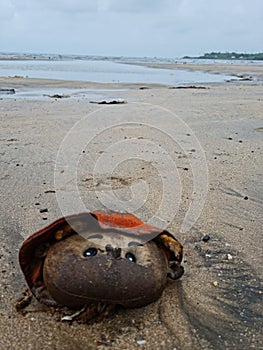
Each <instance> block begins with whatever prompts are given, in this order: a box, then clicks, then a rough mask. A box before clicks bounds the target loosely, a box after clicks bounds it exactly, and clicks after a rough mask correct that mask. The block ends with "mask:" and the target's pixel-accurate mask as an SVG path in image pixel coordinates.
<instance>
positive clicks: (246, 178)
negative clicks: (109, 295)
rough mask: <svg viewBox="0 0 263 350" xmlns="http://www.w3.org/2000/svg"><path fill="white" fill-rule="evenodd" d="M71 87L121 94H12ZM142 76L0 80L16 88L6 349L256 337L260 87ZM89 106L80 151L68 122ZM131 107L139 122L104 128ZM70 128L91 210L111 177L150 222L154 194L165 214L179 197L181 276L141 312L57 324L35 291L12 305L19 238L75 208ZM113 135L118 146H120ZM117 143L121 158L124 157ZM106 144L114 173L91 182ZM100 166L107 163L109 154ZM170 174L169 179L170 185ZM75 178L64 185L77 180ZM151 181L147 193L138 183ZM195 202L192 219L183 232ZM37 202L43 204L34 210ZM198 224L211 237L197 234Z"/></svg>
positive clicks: (7, 193) (7, 122)
mask: <svg viewBox="0 0 263 350" xmlns="http://www.w3.org/2000/svg"><path fill="white" fill-rule="evenodd" d="M188 68H190V67H189V66H188ZM218 70H220V68H218ZM238 71H239V68H238V67H235V66H229V67H228V71H227V73H231V72H232V73H233V74H236V72H238ZM247 72H248V73H249V74H250V73H252V70H247ZM258 74H259V73H258ZM69 87H70V88H71V89H83V91H84V90H85V89H95V90H96V91H97V89H101V92H100V93H99V94H98V98H99V99H101V98H108V97H109V96H110V97H114V98H122V99H124V100H125V101H126V102H127V103H126V104H123V105H114V106H112V105H106V106H100V105H97V104H91V103H90V98H89V94H86V95H85V97H84V98H83V97H74V98H73V97H72V96H69V97H67V98H50V97H47V96H37V97H32V96H31V97H30V96H29V97H20V98H19V97H18V92H19V91H20V92H21V91H26V92H28V93H29V95H30V94H31V93H32V92H35V91H37V90H43V89H46V91H48V89H51V88H52V89H53V88H59V91H60V93H61V92H64V93H65V94H67V89H68V88H69ZM140 87H142V86H140V85H136V84H133V85H132V84H114V85H110V84H109V85H107V84H103V85H100V84H91V83H84V82H65V81H45V80H37V79H35V80H31V79H23V78H1V79H0V88H14V89H16V92H17V97H16V95H14V96H12V97H10V96H8V95H6V96H4V95H2V98H1V99H0V111H1V114H0V118H1V124H0V125H1V131H0V132H1V135H0V145H1V150H0V154H1V158H0V159H1V172H0V181H1V187H0V188H1V211H0V220H1V245H0V262H1V271H0V273H1V285H0V292H1V293H0V296H1V304H0V313H1V317H0V331H1V337H0V349H6V350H8V349H21V350H23V349H25V350H28V349H34V350H37V349H60V350H64V349H169V350H170V349H171V350H172V349H177V350H179V349H180V350H188V349H189V350H190V349H222V350H223V349H224V350H225V349H239V350H242V349H244V350H245V349H262V348H263V343H262V338H261V335H262V333H261V332H262V289H261V283H262V225H263V222H262V208H263V194H262V182H263V181H262V148H263V141H262V132H263V86H262V85H261V84H257V83H256V82H252V83H251V82H248V83H247V82H239V83H238V82H235V83H222V84H209V85H203V87H205V88H202V89H197V88H191V89H190V88H188V89H176V88H171V87H168V86H154V85H149V86H144V88H143V89H140ZM146 87H147V88H146ZM106 89H107V91H106ZM109 89H114V90H111V91H108V90H109ZM116 89H118V90H116ZM52 91H53V90H52ZM92 98H93V99H94V96H92ZM134 105H136V109H135V110H134ZM138 106H139V108H137V107H138ZM145 106H148V107H149V106H151V108H149V109H148V112H149V114H147V113H145V114H144V113H141V114H140V113H139V112H138V111H139V110H140V107H141V108H142V111H144V110H145V108H146V107H145ZM148 107H147V108H148ZM150 110H151V112H150ZM135 112H136V113H137V115H136V113H135ZM92 113H93V114H92ZM92 115H93V116H94V118H92ZM171 115H173V116H174V123H173V122H172V123H171ZM87 116H88V118H90V119H88V120H89V121H90V124H89V125H90V127H89V128H87V135H89V137H88V136H87V140H89V142H87V144H86V145H85V147H84V148H83V147H82V146H81V143H80V144H78V141H77V140H78V139H82V140H83V137H85V136H84V134H85V130H84V134H83V129H81V128H77V127H76V125H79V124H77V123H78V122H79V121H80V120H81V119H82V120H83V118H84V119H85V118H87ZM114 116H115V117H116V119H115V120H114ZM119 116H122V117H123V118H124V119H121V118H120V119H118V118H119ZM103 118H104V119H103ZM111 118H112V119H111ZM129 118H131V119H129ZM134 118H135V119H136V118H138V121H139V122H138V123H133V124H132V125H128V126H127V125H122V126H119V127H107V128H106V126H107V125H110V121H111V120H114V123H115V124H117V123H118V120H120V121H122V120H126V121H127V120H134ZM151 118H153V119H151ZM85 125H86V124H85ZM72 128H73V129H72ZM74 128H75V129H74ZM70 130H71V133H70V134H69V131H70ZM167 130H168V131H169V130H170V133H168V132H167ZM78 133H79V134H78ZM67 135H68V138H66V141H67V142H68V143H69V144H70V142H71V141H72V144H70V149H71V150H72V151H73V153H74V152H78V155H79V160H78V163H77V164H78V165H77V167H78V169H77V175H76V178H77V180H76V181H77V184H78V188H79V191H80V192H79V193H80V196H81V198H82V202H83V203H84V204H85V205H86V206H87V207H88V209H89V210H93V209H100V208H103V203H104V204H105V201H106V199H105V197H103V198H104V199H103V200H105V201H104V202H102V199H101V198H102V197H100V194H99V193H98V192H100V193H103V191H104V192H105V191H107V190H109V188H110V187H112V189H113V190H114V191H115V194H116V196H117V198H118V199H119V200H124V201H127V199H128V200H129V199H131V198H132V193H131V188H133V190H134V191H135V193H137V194H138V203H139V204H138V208H137V209H136V210H135V214H136V215H137V216H139V217H140V218H142V219H143V220H146V221H147V220H148V219H149V218H151V217H152V216H153V215H154V213H155V212H156V211H158V208H159V207H160V206H161V205H162V208H163V210H164V213H168V212H170V211H169V210H170V208H171V207H173V206H175V207H176V203H178V206H177V207H176V208H177V209H178V210H177V212H176V215H174V216H173V217H172V219H171V220H170V218H168V220H167V221H169V223H168V224H169V226H168V229H169V230H171V231H172V232H174V234H175V235H176V237H177V238H178V239H179V240H180V241H181V242H182V244H183V245H184V249H185V256H184V267H185V274H184V276H183V277H182V278H181V279H180V280H179V281H175V282H171V283H168V285H167V288H166V289H165V291H164V293H163V295H162V297H161V298H160V299H159V300H158V301H157V302H155V303H153V304H151V305H148V306H146V307H144V308H141V309H133V310H120V311H119V312H118V313H117V314H115V315H114V316H112V317H110V318H109V319H105V320H103V321H102V322H99V323H92V324H78V323H76V322H73V323H72V324H68V323H63V322H61V321H60V315H59V313H57V312H46V311H45V310H44V309H43V308H42V307H41V306H40V305H38V304H37V303H36V302H33V303H32V305H30V306H29V308H28V312H27V313H26V314H25V315H24V316H23V315H20V314H18V313H17V312H16V311H15V310H14V303H15V301H16V299H17V298H18V297H19V296H20V295H21V291H22V290H23V288H24V287H26V285H25V281H24V278H23V275H22V273H21V270H20V268H19V264H18V260H17V256H18V250H19V247H20V246H21V243H22V241H23V239H24V238H26V237H28V236H29V235H30V234H32V233H33V232H35V231H37V230H39V229H41V228H42V227H44V226H45V225H47V224H48V223H51V222H52V221H54V220H56V219H57V218H59V217H60V216H61V215H62V213H64V212H74V211H75V210H77V209H76V208H78V206H77V204H76V208H75V203H74V204H73V205H72V203H71V206H69V207H67V203H64V202H63V200H62V199H61V197H59V195H61V193H63V191H65V188H64V187H63V186H64V185H65V184H63V181H62V180H61V181H62V182H59V181H58V182H57V183H55V180H56V178H55V175H54V174H55V167H56V166H58V155H59V153H58V152H59V149H60V147H61V146H63V142H64V141H65V137H66V136H67ZM92 135H93V136H94V139H92V140H91V139H90V137H91V136H92ZM171 135H173V137H171ZM63 140H64V141H63ZM120 141H121V142H123V141H125V142H126V143H121V147H117V148H114V147H115V146H116V145H117V146H118V142H120ZM112 145H113V148H111V146H112ZM80 147H82V148H80ZM125 147H126V148H125ZM131 147H135V150H136V149H138V152H139V158H140V159H134V157H132V156H131V155H130V154H129V151H130V148H131ZM136 147H137V148H136ZM116 149H117V150H119V151H120V157H119V158H118V159H117V160H118V161H119V163H118V162H117V163H118V164H117V166H116V169H114V171H113V172H112V171H111V169H110V166H111V164H114V162H115V161H116V158H115V156H116V154H117V153H116V152H117V151H116ZM122 150H123V152H126V154H127V156H126V159H125V155H124V158H122V157H121V155H122V153H121V151H122ZM142 151H143V152H142ZM202 152H204V153H202ZM150 153H151V154H152V155H153V158H151V157H150V155H149V154H150ZM103 154H104V155H106V158H105V159H106V160H107V161H108V163H107V164H108V166H109V169H108V170H109V173H107V168H106V170H105V169H103V171H101V172H99V175H98V176H97V177H96V179H95V184H94V182H93V180H94V176H93V175H94V169H95V168H94V167H95V165H96V164H99V163H98V162H99V157H100V156H101V155H103ZM204 156H205V158H204ZM135 158H136V157H135ZM121 159H123V162H121V161H120V160H121ZM151 159H153V160H152V161H151ZM100 166H101V168H100V170H101V169H102V168H103V164H102V165H100ZM174 167H175V168H176V169H177V170H176V172H174V170H173V169H174ZM206 167H207V168H206ZM206 169H208V180H207V179H206ZM174 174H175V175H174ZM171 175H172V176H174V182H173V181H170V182H169V181H168V182H167V183H166V182H165V179H171ZM70 176H71V175H70V174H69V178H68V180H69V182H68V185H67V186H69V191H71V190H72V188H74V187H71V186H73V185H72V182H71V181H72V178H71V177H70ZM199 177H200V182H198V181H199V180H198V179H199ZM172 179H173V177H172ZM73 180H74V179H73ZM203 180H204V181H203ZM202 181H203V182H202ZM145 183H146V184H148V192H147V191H146V192H144V190H140V189H141V187H138V186H141V184H142V185H143V186H144V184H145ZM164 183H165V184H166V186H168V190H167V187H165V191H166V192H169V193H172V194H174V193H175V194H176V193H178V197H177V198H176V195H175V198H173V197H172V198H171V196H169V193H168V194H167V193H165V194H167V197H165V198H168V199H166V201H164V203H162V198H163V195H164V190H163V188H164V187H163V186H164ZM196 184H197V187H195V185H196ZM65 186H66V185H65ZM131 186H134V187H131ZM136 186H137V187H138V189H139V190H138V191H137V190H136V189H137V187H136ZM169 186H170V187H169ZM198 186H199V187H198ZM142 189H144V187H142ZM206 189H208V192H207V195H206ZM136 191H137V192H136ZM145 193H146V194H147V196H146V195H145ZM144 197H145V198H144ZM58 198H60V199H59V200H58ZM135 199H136V200H137V197H136V198H135ZM144 199H145V200H144ZM204 199H206V201H205V204H204V207H203V209H202V201H203V200H204ZM134 203H135V204H134V205H136V203H137V202H136V201H135V202H134ZM141 203H142V204H141ZM193 203H194V206H195V210H196V211H195V214H194V217H195V219H197V220H196V221H195V222H194V224H193V225H192V227H191V225H190V228H189V229H188V230H186V231H185V232H181V231H182V230H181V228H182V223H183V221H184V218H185V217H186V215H187V211H188V209H189V207H190V206H191V204H193ZM115 204H116V203H115V202H114V203H113V207H114V206H115ZM140 204H141V205H140ZM199 206H200V209H202V210H200V211H201V212H200V213H198V208H199ZM45 208H46V209H48V212H44V213H40V209H45ZM204 235H209V236H210V239H209V240H208V241H207V242H204V241H203V240H202V238H203V236H204Z"/></svg>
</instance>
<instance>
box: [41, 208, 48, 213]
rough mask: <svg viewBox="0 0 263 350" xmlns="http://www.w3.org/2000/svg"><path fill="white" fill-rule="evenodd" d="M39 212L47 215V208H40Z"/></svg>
mask: <svg viewBox="0 0 263 350" xmlns="http://www.w3.org/2000/svg"><path fill="white" fill-rule="evenodd" d="M39 212H40V213H47V212H48V209H47V208H42V209H39Z"/></svg>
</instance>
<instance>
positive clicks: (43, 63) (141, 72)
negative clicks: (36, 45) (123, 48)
mask: <svg viewBox="0 0 263 350" xmlns="http://www.w3.org/2000/svg"><path fill="white" fill-rule="evenodd" d="M121 60H122V59H117V58H108V57H105V58H103V59H102V58H95V57H90V58H81V59H80V58H75V57H73V58H70V57H67V58H56V59H55V58H54V57H53V58H52V57H46V56H45V55H42V56H41V55H40V56H37V57H36V58H34V59H33V58H32V57H31V58H30V57H24V56H19V57H15V58H14V57H10V56H5V57H3V54H2V55H1V54H0V76H11V77H13V76H23V77H28V78H44V79H60V80H78V81H89V82H97V83H114V82H123V83H141V84H143V83H157V84H168V85H173V84H195V83H212V82H223V81H225V80H227V79H230V78H231V77H229V76H227V75H221V74H220V75H219V74H210V73H204V72H199V71H187V69H186V70H182V69H159V68H149V67H145V66H138V65H136V64H135V63H136V62H135V60H132V59H127V60H128V62H129V64H124V63H122V62H121ZM147 62H150V61H149V59H148V60H147ZM153 62H157V60H154V59H153ZM162 62H164V61H162Z"/></svg>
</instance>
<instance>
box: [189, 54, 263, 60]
mask: <svg viewBox="0 0 263 350" xmlns="http://www.w3.org/2000/svg"><path fill="white" fill-rule="evenodd" d="M183 58H184V59H187V58H192V59H193V58H194V59H213V60H255V61H260V60H263V52H259V53H237V52H210V53H205V54H204V55H202V56H198V57H191V56H184V57H183Z"/></svg>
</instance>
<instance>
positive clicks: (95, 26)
mask: <svg viewBox="0 0 263 350" xmlns="http://www.w3.org/2000/svg"><path fill="white" fill-rule="evenodd" d="M210 51H239V52H241V51H242V52H259V51H261V52H262V51H263V1H262V0H0V52H32V53H72V54H87V55H89V54H90V55H113V56H114V55H116V56H119V55H120V56H151V57H153V56H157V57H181V56H184V55H199V54H202V53H204V52H210Z"/></svg>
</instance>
